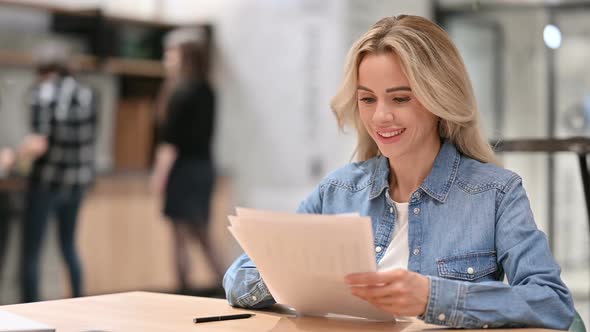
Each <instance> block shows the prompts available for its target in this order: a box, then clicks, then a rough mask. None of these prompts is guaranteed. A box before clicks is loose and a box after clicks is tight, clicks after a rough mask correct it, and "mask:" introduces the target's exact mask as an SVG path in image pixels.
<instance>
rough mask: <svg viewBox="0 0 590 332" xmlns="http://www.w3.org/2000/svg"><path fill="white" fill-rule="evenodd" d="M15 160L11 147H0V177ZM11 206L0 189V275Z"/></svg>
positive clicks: (7, 195) (6, 172)
mask: <svg viewBox="0 0 590 332" xmlns="http://www.w3.org/2000/svg"><path fill="white" fill-rule="evenodd" d="M15 161H16V155H15V152H14V150H12V149H11V148H2V149H0V179H2V178H4V177H6V176H8V175H9V174H10V171H11V169H12V166H13V165H14V163H15ZM11 210H12V208H11V206H10V198H9V194H8V193H6V192H4V190H0V276H1V275H2V267H3V266H4V255H5V252H6V246H7V240H8V232H9V231H10V217H11V214H12V212H11Z"/></svg>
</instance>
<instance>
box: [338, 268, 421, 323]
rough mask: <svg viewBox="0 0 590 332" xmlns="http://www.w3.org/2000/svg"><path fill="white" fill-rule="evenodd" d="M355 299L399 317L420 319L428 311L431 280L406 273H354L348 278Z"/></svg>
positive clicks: (409, 272) (414, 273) (401, 270)
mask: <svg viewBox="0 0 590 332" xmlns="http://www.w3.org/2000/svg"><path fill="white" fill-rule="evenodd" d="M346 283H348V285H350V286H351V287H350V291H351V292H352V294H353V295H355V296H357V297H360V298H361V299H363V300H365V301H368V302H369V303H371V304H373V305H374V306H376V307H377V308H379V309H381V310H383V311H385V312H388V313H391V314H393V315H397V316H419V315H421V314H423V313H424V312H425V311H426V305H427V304H428V296H429V294H430V279H428V278H427V277H425V276H423V275H421V274H419V273H416V272H411V271H408V270H404V269H395V270H390V271H382V272H368V273H355V274H350V275H348V276H346Z"/></svg>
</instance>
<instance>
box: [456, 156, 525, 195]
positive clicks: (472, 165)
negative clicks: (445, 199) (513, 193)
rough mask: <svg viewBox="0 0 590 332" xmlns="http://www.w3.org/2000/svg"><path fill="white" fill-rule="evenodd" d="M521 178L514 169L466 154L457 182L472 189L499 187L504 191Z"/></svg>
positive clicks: (462, 157) (463, 157) (462, 158)
mask: <svg viewBox="0 0 590 332" xmlns="http://www.w3.org/2000/svg"><path fill="white" fill-rule="evenodd" d="M520 179H521V178H520V176H519V175H518V174H517V173H516V172H514V171H511V170H509V169H506V168H504V167H501V166H498V165H494V164H491V163H484V162H481V161H478V160H475V159H472V158H469V157H467V156H464V155H462V156H461V162H460V164H459V169H458V171H457V183H458V184H459V185H460V186H461V185H463V186H465V187H466V188H468V189H472V190H486V189H498V190H502V191H504V190H506V189H507V188H508V187H510V185H511V184H512V183H514V182H515V181H519V180H520Z"/></svg>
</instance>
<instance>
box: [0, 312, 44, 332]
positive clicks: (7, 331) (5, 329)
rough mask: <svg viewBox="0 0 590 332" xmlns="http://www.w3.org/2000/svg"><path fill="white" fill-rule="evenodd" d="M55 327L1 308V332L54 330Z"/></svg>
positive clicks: (42, 331)
mask: <svg viewBox="0 0 590 332" xmlns="http://www.w3.org/2000/svg"><path fill="white" fill-rule="evenodd" d="M54 331H55V329H54V328H53V327H50V326H47V325H45V324H41V323H38V322H35V321H32V320H30V319H27V318H24V317H21V316H19V315H15V314H13V313H10V312H8V311H2V310H0V332H54Z"/></svg>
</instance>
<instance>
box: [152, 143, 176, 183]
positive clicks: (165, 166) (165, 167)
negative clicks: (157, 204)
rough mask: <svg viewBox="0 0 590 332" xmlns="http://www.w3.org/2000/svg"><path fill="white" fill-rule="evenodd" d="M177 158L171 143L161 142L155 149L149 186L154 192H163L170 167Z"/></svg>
mask: <svg viewBox="0 0 590 332" xmlns="http://www.w3.org/2000/svg"><path fill="white" fill-rule="evenodd" d="M176 158H177V151H176V147H174V145H172V144H168V143H162V144H160V145H158V147H157V149H156V162H155V165H154V171H153V173H152V177H151V179H150V180H151V181H150V187H151V189H152V191H153V192H154V193H157V194H163V193H164V190H165V189H166V182H168V175H169V174H170V169H171V168H172V165H174V161H176Z"/></svg>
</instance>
